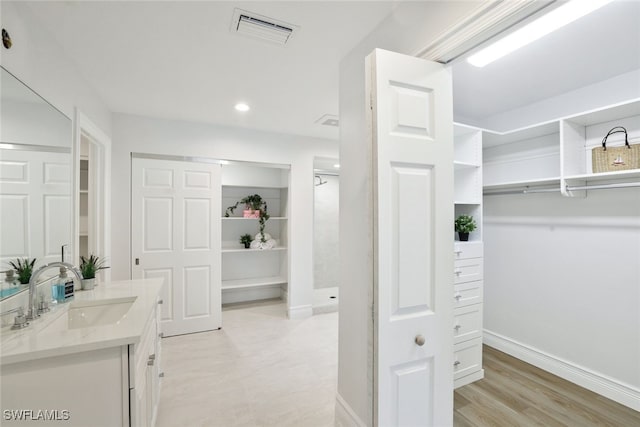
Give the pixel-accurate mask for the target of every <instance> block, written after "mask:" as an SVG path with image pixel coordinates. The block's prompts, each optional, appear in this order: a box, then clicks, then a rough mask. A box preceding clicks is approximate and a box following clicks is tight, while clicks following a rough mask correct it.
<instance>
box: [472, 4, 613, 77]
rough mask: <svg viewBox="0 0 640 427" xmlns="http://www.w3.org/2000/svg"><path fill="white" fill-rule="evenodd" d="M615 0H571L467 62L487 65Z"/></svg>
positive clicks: (483, 50) (473, 56)
mask: <svg viewBox="0 0 640 427" xmlns="http://www.w3.org/2000/svg"><path fill="white" fill-rule="evenodd" d="M612 1H613V0H571V1H569V2H567V3H566V4H564V5H562V6H560V7H558V8H556V9H554V10H552V11H551V12H549V13H547V14H546V15H544V16H541V17H540V18H538V19H536V20H535V21H533V22H530V23H529V24H527V25H525V26H524V27H522V28H520V29H518V30H516V31H514V32H513V33H511V34H509V35H507V36H505V37H503V38H502V39H500V40H498V41H496V42H495V43H493V44H491V45H490V46H488V47H486V48H484V49H482V50H481V51H479V52H478V53H476V54H473V55H471V56H470V57H469V58H467V62H469V63H470V64H471V65H475V66H476V67H484V66H485V65H487V64H489V63H491V62H493V61H495V60H496V59H499V58H502V57H503V56H505V55H507V54H509V53H511V52H513V51H514V50H517V49H520V48H521V47H523V46H526V45H528V44H529V43H531V42H533V41H536V40H538V39H540V38H542V37H544V36H546V35H547V34H549V33H551V32H553V31H555V30H557V29H558V28H561V27H563V26H565V25H567V24H569V23H571V22H573V21H575V20H576V19H579V18H582V17H583V16H585V15H587V14H589V13H591V12H593V11H594V10H597V9H599V8H601V7H602V6H604V5H606V4H607V3H611V2H612Z"/></svg>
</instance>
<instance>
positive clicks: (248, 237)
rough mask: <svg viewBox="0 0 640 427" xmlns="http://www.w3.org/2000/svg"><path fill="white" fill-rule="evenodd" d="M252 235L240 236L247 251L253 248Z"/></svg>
mask: <svg viewBox="0 0 640 427" xmlns="http://www.w3.org/2000/svg"><path fill="white" fill-rule="evenodd" d="M251 240H252V239H251V234H243V235H242V236H240V243H242V244H243V245H244V248H245V249H249V247H251Z"/></svg>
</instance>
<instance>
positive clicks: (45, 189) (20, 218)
mask: <svg viewBox="0 0 640 427" xmlns="http://www.w3.org/2000/svg"><path fill="white" fill-rule="evenodd" d="M16 146H17V145H16ZM25 148H26V149H24V150H20V149H18V150H16V149H11V150H4V149H3V150H0V209H1V210H0V217H1V219H2V221H0V224H1V229H0V234H1V235H2V250H1V254H2V255H1V259H0V263H1V265H2V266H3V267H4V266H6V265H7V264H8V262H9V261H11V260H14V259H16V258H25V257H29V258H37V265H43V264H47V263H49V262H53V261H59V260H60V256H61V247H62V245H64V244H68V243H69V236H70V235H71V194H70V188H71V165H70V155H69V150H68V149H66V148H60V149H58V148H57V147H41V149H34V148H35V147H34V146H25Z"/></svg>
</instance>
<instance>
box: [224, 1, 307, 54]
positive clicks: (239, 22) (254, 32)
mask: <svg viewBox="0 0 640 427" xmlns="http://www.w3.org/2000/svg"><path fill="white" fill-rule="evenodd" d="M297 30H298V26H297V25H292V24H289V23H287V22H283V21H278V20H277V19H273V18H268V17H266V16H263V15H258V14H257V13H253V12H247V11H246V10H242V9H235V10H234V12H233V19H232V20H231V32H232V33H238V34H243V35H245V36H249V37H254V38H258V39H261V40H266V41H268V42H271V43H276V44H280V45H286V44H287V43H288V42H290V41H291V38H292V37H293V35H294V34H295V32H296V31H297Z"/></svg>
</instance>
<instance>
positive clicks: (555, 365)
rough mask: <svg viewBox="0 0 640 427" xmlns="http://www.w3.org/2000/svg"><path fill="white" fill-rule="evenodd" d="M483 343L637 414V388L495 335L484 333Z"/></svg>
mask: <svg viewBox="0 0 640 427" xmlns="http://www.w3.org/2000/svg"><path fill="white" fill-rule="evenodd" d="M483 339H484V343H485V344H486V345H488V346H490V347H494V348H496V349H498V350H500V351H502V352H504V353H507V354H510V355H511V356H513V357H516V358H518V359H521V360H524V361H525V362H527V363H530V364H532V365H534V366H537V367H538V368H540V369H543V370H545V371H548V372H551V373H552V374H554V375H557V376H559V377H560V378H564V379H565V380H567V381H571V382H572V383H575V384H577V385H579V386H581V387H584V388H586V389H588V390H591V391H593V392H594V393H598V394H600V395H602V396H605V397H607V398H609V399H611V400H614V401H616V402H618V403H620V404H622V405H625V406H628V407H629V408H631V409H634V410H636V411H640V389H638V388H636V387H634V386H631V385H629V384H625V383H622V382H620V381H618V380H615V379H613V378H609V377H607V376H605V375H602V374H599V373H597V372H594V371H591V370H589V369H587V368H583V367H581V366H578V365H575V364H573V363H571V362H569V361H567V360H563V359H560V358H558V357H556V356H554V355H552V354H548V353H545V352H543V351H540V350H538V349H535V348H533V347H530V346H528V345H526V344H523V343H520V342H517V341H514V340H512V339H511V338H508V337H505V336H503V335H500V334H496V333H494V332H491V331H488V330H486V329H485V330H484V336H483Z"/></svg>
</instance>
